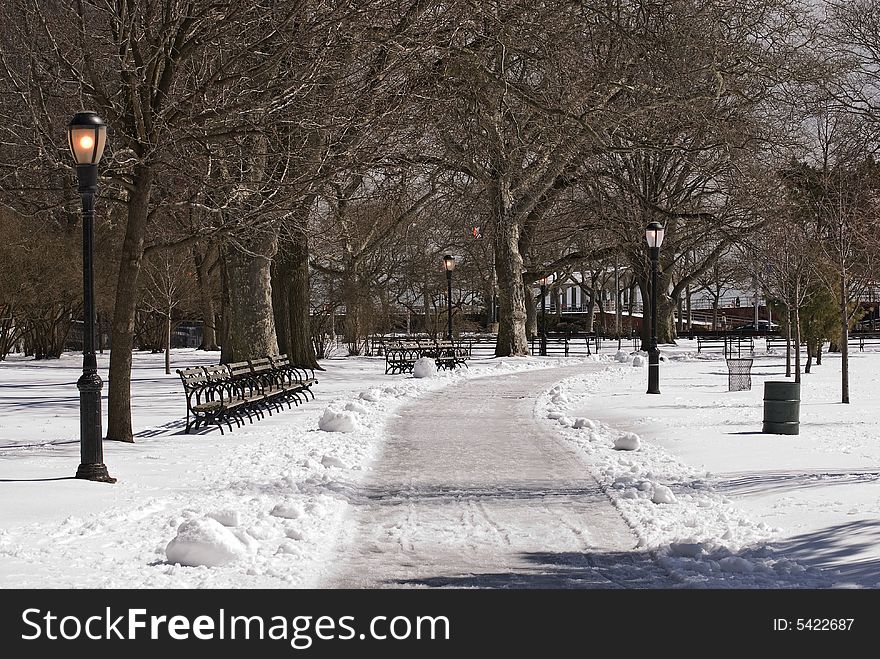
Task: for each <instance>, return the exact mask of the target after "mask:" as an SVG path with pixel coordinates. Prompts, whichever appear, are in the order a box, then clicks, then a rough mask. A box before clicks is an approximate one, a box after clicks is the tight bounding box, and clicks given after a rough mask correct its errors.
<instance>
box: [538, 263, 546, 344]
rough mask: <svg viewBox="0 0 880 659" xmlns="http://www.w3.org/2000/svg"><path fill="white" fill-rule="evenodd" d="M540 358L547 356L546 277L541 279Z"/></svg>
mask: <svg viewBox="0 0 880 659" xmlns="http://www.w3.org/2000/svg"><path fill="white" fill-rule="evenodd" d="M539 354H540V355H541V357H546V356H547V277H541V350H540V353H539Z"/></svg>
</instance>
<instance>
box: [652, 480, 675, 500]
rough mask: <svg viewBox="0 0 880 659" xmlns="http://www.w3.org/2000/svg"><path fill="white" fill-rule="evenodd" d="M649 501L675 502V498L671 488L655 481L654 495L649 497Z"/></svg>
mask: <svg viewBox="0 0 880 659" xmlns="http://www.w3.org/2000/svg"><path fill="white" fill-rule="evenodd" d="M651 501H653V502H654V503H676V502H677V499H676V498H675V495H674V494H673V493H672V490H670V489H669V488H668V487H666V486H665V485H660V484H659V483H657V484H655V485H654V496H652V497H651Z"/></svg>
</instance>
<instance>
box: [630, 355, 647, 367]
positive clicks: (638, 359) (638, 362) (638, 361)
mask: <svg viewBox="0 0 880 659" xmlns="http://www.w3.org/2000/svg"><path fill="white" fill-rule="evenodd" d="M632 364H633V366H644V365H645V358H644V357H642V356H641V355H636V356H635V357H633V362H632Z"/></svg>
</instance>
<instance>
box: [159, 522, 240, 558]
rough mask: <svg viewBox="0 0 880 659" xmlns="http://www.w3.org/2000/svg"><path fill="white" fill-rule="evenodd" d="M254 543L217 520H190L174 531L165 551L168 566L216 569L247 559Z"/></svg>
mask: <svg viewBox="0 0 880 659" xmlns="http://www.w3.org/2000/svg"><path fill="white" fill-rule="evenodd" d="M255 549H256V543H255V542H254V541H253V539H251V538H247V536H246V534H244V533H241V532H240V533H235V532H233V531H231V530H230V529H228V528H226V527H225V526H223V525H222V524H221V523H220V522H218V521H217V520H216V519H213V518H211V517H206V518H204V519H191V520H189V521H188V522H184V523H183V524H181V525H180V526H179V527H178V529H177V535H176V536H175V537H174V538H173V539H172V540H171V542H169V543H168V546H167V547H166V548H165V555H166V557H167V558H168V562H169V563H179V564H180V565H187V566H198V565H204V566H207V567H217V566H220V565H226V564H228V563H232V562H234V561H239V560H242V559H244V558H247V557H248V556H250V555H251V554H252V553H253V551H255Z"/></svg>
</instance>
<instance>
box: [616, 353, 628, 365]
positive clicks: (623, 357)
mask: <svg viewBox="0 0 880 659" xmlns="http://www.w3.org/2000/svg"><path fill="white" fill-rule="evenodd" d="M630 359H632V356H631V355H630V354H629V353H628V352H627V351H626V350H618V351H617V354H615V355H614V361H616V362H620V363H621V364H626V363H627V362H628V361H629V360H630Z"/></svg>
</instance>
